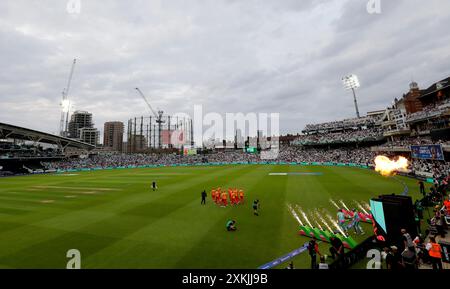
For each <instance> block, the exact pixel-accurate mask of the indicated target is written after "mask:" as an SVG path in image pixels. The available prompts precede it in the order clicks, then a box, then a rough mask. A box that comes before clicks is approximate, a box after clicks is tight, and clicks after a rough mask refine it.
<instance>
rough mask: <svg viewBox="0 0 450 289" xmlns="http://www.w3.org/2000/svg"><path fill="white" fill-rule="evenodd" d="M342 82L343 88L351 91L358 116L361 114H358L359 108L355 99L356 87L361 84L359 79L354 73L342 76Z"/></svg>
mask: <svg viewBox="0 0 450 289" xmlns="http://www.w3.org/2000/svg"><path fill="white" fill-rule="evenodd" d="M342 82H343V84H344V88H345V89H348V90H350V89H351V90H352V92H353V100H354V102H355V109H356V117H357V118H360V117H361V116H360V115H359V109H358V101H357V100H356V89H357V88H359V87H361V84H360V83H359V79H358V76H356V75H354V74H350V75H347V76H344V77H343V78H342Z"/></svg>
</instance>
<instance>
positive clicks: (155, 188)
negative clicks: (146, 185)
mask: <svg viewBox="0 0 450 289" xmlns="http://www.w3.org/2000/svg"><path fill="white" fill-rule="evenodd" d="M157 189H158V186H157V185H156V182H155V181H153V182H152V190H153V191H156V190H157Z"/></svg>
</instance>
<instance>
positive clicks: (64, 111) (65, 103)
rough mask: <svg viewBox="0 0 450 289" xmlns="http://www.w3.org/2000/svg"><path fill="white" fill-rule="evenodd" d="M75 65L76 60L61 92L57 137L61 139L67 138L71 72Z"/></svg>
mask: <svg viewBox="0 0 450 289" xmlns="http://www.w3.org/2000/svg"><path fill="white" fill-rule="evenodd" d="M76 63H77V59H74V60H73V63H72V67H71V69H70V74H69V79H68V80H67V86H66V87H65V88H64V89H63V92H62V101H61V120H60V123H59V135H60V136H63V137H67V135H68V126H69V111H70V101H69V92H70V85H71V84H72V77H73V72H74V70H75V64H76Z"/></svg>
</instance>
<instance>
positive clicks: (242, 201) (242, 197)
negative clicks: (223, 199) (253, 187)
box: [239, 190, 244, 204]
mask: <svg viewBox="0 0 450 289" xmlns="http://www.w3.org/2000/svg"><path fill="white" fill-rule="evenodd" d="M239 202H240V203H241V204H242V203H244V191H243V190H239Z"/></svg>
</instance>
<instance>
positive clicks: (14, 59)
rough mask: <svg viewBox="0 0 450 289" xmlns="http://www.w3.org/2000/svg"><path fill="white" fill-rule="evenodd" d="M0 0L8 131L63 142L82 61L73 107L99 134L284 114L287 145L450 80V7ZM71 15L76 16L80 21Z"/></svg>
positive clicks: (393, 0)
mask: <svg viewBox="0 0 450 289" xmlns="http://www.w3.org/2000/svg"><path fill="white" fill-rule="evenodd" d="M80 1H81V11H80V13H69V12H68V10H67V7H66V5H67V2H68V1H66V0H54V1H50V0H39V1H36V0H2V1H0V122H7V123H11V124H16V125H21V126H25V127H29V128H33V129H38V130H43V131H47V132H53V133H55V132H57V130H58V125H59V118H60V107H59V103H60V100H61V92H62V90H63V88H64V87H65V85H66V82H67V78H68V74H69V70H70V66H71V63H72V59H73V58H77V59H78V64H77V66H76V68H75V73H74V77H73V82H72V88H71V91H70V98H71V99H72V100H73V101H74V105H75V106H74V108H75V109H78V110H87V111H89V112H92V113H93V114H94V121H95V123H96V127H98V128H99V129H102V128H103V123H104V122H105V121H110V120H121V121H126V120H127V119H128V118H130V117H134V116H140V115H142V114H148V109H147V107H146V105H145V103H144V102H143V101H142V99H141V98H140V97H139V96H138V95H137V94H136V92H135V91H134V89H133V88H134V87H140V88H141V90H142V91H144V92H145V94H146V95H147V96H148V97H149V98H150V101H151V102H152V104H153V106H154V107H155V108H161V109H163V110H164V111H166V112H167V113H176V112H186V113H192V111H193V105H194V104H202V105H203V106H204V110H205V112H219V113H225V112H244V113H247V112H279V113H280V117H281V131H282V132H283V133H287V132H291V133H295V132H299V131H301V129H302V128H304V126H305V125H306V124H307V123H315V122H323V121H331V120H336V119H342V118H349V117H353V116H354V115H355V112H354V106H353V100H352V95H351V93H350V92H348V91H345V90H344V89H343V88H342V85H341V78H342V76H344V75H346V74H348V73H354V74H357V75H358V76H359V78H360V82H361V85H362V87H361V89H360V90H359V91H358V97H359V103H360V110H361V112H362V113H365V112H367V111H371V110H378V109H383V108H385V107H386V106H388V105H389V104H390V103H391V102H392V100H393V99H394V98H395V97H401V96H402V94H403V93H405V92H407V90H408V84H409V83H410V82H411V80H415V81H417V82H418V83H419V86H420V87H421V88H426V87H428V86H429V85H431V84H432V83H434V82H436V81H439V80H441V79H444V78H446V77H448V76H450V32H449V27H450V1H448V0H427V1H424V0H381V9H382V10H381V14H369V13H368V12H367V10H366V5H367V2H368V1H369V0H273V1H269V0H267V1H266V0H264V1H256V0H227V1H225V0H199V1H196V0H185V1H181V0H180V1H172V0H161V1H156V0H152V1H147V0H145V1H143V0H142V1H141V0H132V1H125V0H123V1H122V0H121V1H118V0H80ZM70 12H74V11H73V10H71V11H70Z"/></svg>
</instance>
